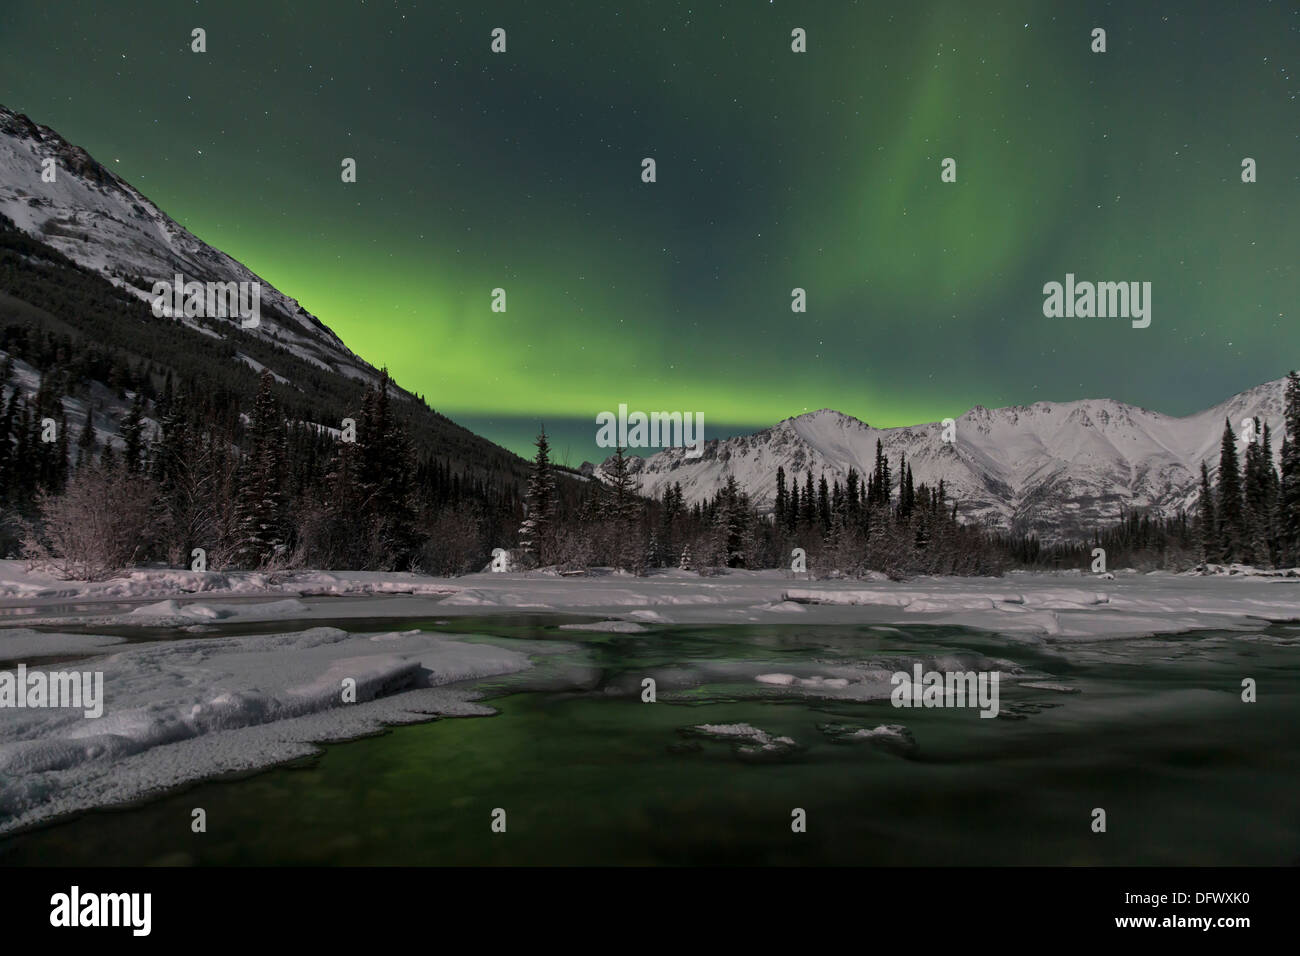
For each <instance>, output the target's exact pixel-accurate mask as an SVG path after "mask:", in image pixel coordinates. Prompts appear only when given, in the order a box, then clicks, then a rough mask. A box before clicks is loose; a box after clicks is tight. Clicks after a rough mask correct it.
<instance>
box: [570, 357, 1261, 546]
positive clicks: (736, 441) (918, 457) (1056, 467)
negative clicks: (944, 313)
mask: <svg viewBox="0 0 1300 956" xmlns="http://www.w3.org/2000/svg"><path fill="white" fill-rule="evenodd" d="M1285 383H1286V380H1285V379H1284V378H1283V379H1277V380H1274V381H1271V382H1265V383H1263V384H1261V385H1256V386H1253V387H1251V388H1249V389H1246V390H1245V391H1242V392H1239V393H1237V394H1236V395H1232V396H1230V397H1229V398H1227V399H1225V400H1224V401H1222V402H1219V403H1218V404H1216V405H1214V406H1211V407H1210V408H1207V409H1205V410H1203V411H1200V412H1195V413H1193V414H1191V415H1186V416H1181V417H1178V416H1171V415H1165V414H1164V413H1161V412H1157V411H1153V410H1151V409H1147V408H1143V407H1141V406H1137V405H1130V404H1128V403H1125V402H1121V401H1118V400H1116V399H1075V400H1072V401H1068V402H1047V401H1040V402H1034V403H1031V404H1028V405H1009V406H1005V407H1002V408H992V409H990V408H987V407H986V406H983V405H975V406H973V407H971V408H970V409H968V410H967V411H966V412H965V413H963V414H962V415H961V416H959V417H957V418H955V419H953V425H954V437H955V441H953V442H952V443H947V442H944V441H943V440H942V437H943V431H944V428H943V423H941V422H926V423H920V424H916V425H904V426H895V427H891V428H874V427H872V426H870V425H868V424H867V423H866V422H863V421H861V420H860V419H858V418H856V417H854V416H852V415H848V414H846V413H844V412H840V411H838V410H836V409H830V408H823V409H818V410H816V411H813V412H805V413H803V414H802V415H796V416H791V417H789V418H785V419H782V420H781V421H779V422H777V423H776V424H775V425H772V426H770V427H768V428H766V429H762V430H760V431H757V432H754V433H753V434H750V435H742V436H736V437H732V438H725V439H717V438H715V439H708V440H706V442H705V447H704V452H703V454H702V455H701V456H700V457H699V458H698V459H689V458H687V457H685V455H684V450H683V449H680V448H666V449H663V450H661V451H658V452H656V453H655V454H653V455H650V456H648V457H645V458H640V457H636V456H633V458H632V460H631V464H630V469H631V471H632V472H633V473H634V474H635V475H636V476H637V480H638V481H639V483H640V487H641V490H642V492H643V493H645V494H649V495H655V496H662V494H663V493H664V491H665V490H666V489H667V488H668V487H670V486H672V485H674V484H677V483H680V484H681V486H682V491H683V495H684V497H685V500H686V501H687V502H688V503H693V502H696V501H700V500H703V499H705V498H708V497H711V496H712V495H714V494H716V493H717V492H718V491H719V490H720V489H721V488H722V487H723V486H724V485H725V483H726V480H727V478H728V477H729V476H730V477H734V478H735V479H736V481H737V483H738V484H739V485H740V487H741V488H742V489H744V490H745V491H747V492H748V493H749V495H750V497H751V499H752V500H754V502H755V503H756V504H757V505H758V506H759V508H760V510H771V508H772V506H773V503H774V497H775V489H776V471H777V468H778V467H780V468H784V469H785V473H786V480H787V483H789V482H791V481H794V480H796V479H797V480H798V481H800V483H801V487H802V483H803V482H804V481H806V475H807V472H808V471H809V470H811V471H812V473H813V478H814V481H816V480H818V479H819V478H820V476H821V475H822V474H823V473H824V474H825V475H826V479H827V481H828V482H833V481H835V480H839V481H840V482H844V481H845V480H846V479H847V475H848V471H849V469H850V468H852V469H854V470H856V471H857V472H858V474H859V475H861V476H864V480H865V475H866V474H868V473H870V472H871V471H872V469H873V468H874V462H875V448H876V441H877V440H879V441H880V442H881V447H882V449H883V450H884V452H885V454H886V456H887V457H888V458H889V462H890V467H891V468H892V469H893V470H894V472H895V473H894V475H893V480H894V488H893V491H894V492H895V493H897V489H898V484H897V483H898V481H899V480H901V475H899V474H897V469H898V463H899V457H900V455H904V456H905V457H906V460H907V462H908V464H909V465H910V466H911V467H912V470H913V478H914V481H915V482H916V483H917V484H920V483H922V482H924V483H927V484H929V485H930V486H931V487H934V486H936V485H938V483H939V481H940V480H941V479H942V480H943V481H944V486H945V490H946V491H947V492H948V494H949V498H950V500H955V501H956V502H957V503H958V507H959V514H960V515H961V516H962V517H963V519H964V520H966V521H975V522H978V523H980V524H984V525H987V526H991V527H993V528H996V529H999V530H1003V531H1007V532H1017V533H1018V532H1027V531H1033V532H1036V533H1038V534H1039V535H1040V536H1041V537H1043V538H1044V539H1045V540H1061V539H1069V538H1077V537H1081V536H1084V535H1087V534H1089V533H1091V532H1092V531H1094V530H1096V529H1097V528H1099V527H1105V526H1106V525H1107V524H1109V523H1113V522H1114V521H1116V520H1118V519H1119V517H1120V515H1121V513H1122V512H1123V511H1125V510H1131V509H1134V508H1141V509H1145V510H1149V511H1150V512H1152V513H1154V514H1160V515H1170V516H1171V515H1174V514H1176V513H1177V512H1178V511H1180V510H1184V511H1186V510H1190V509H1191V508H1192V507H1194V505H1195V502H1196V498H1197V494H1198V490H1199V485H1200V465H1201V462H1205V463H1206V464H1207V465H1208V467H1209V471H1210V474H1211V477H1212V478H1213V477H1214V476H1215V475H1216V474H1217V471H1218V453H1219V446H1220V441H1221V438H1222V432H1223V423H1224V420H1225V419H1227V420H1228V421H1229V422H1231V423H1232V427H1233V430H1234V433H1237V434H1240V429H1241V422H1242V420H1243V419H1246V418H1256V417H1257V418H1259V420H1260V423H1261V426H1262V425H1265V424H1266V425H1267V426H1268V428H1269V431H1270V433H1271V435H1272V436H1275V438H1274V439H1273V441H1272V451H1273V454H1274V458H1275V460H1276V459H1277V458H1278V456H1279V455H1280V451H1281V434H1282V428H1283V410H1284V407H1285V403H1284V389H1285ZM1242 447H1244V446H1239V450H1240V449H1241V448H1242ZM609 461H610V460H609V459H606V460H605V461H604V462H602V463H601V464H600V465H590V464H589V465H588V466H587V467H586V468H585V469H584V470H585V471H587V472H588V473H591V474H594V475H596V476H598V477H603V476H605V475H606V474H607V472H608V466H609Z"/></svg>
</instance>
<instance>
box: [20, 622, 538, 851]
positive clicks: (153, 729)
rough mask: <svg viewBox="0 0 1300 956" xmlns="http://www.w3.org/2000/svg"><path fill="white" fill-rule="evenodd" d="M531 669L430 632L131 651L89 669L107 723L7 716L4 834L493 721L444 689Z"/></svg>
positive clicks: (521, 660)
mask: <svg viewBox="0 0 1300 956" xmlns="http://www.w3.org/2000/svg"><path fill="white" fill-rule="evenodd" d="M41 636H42V637H50V636H54V637H61V636H62V635H41ZM376 637H377V638H378V640H376ZM20 639H22V638H21V637H20ZM528 666H529V660H528V657H527V656H525V655H524V654H522V653H520V652H518V651H515V650H511V649H507V648H504V647H498V646H495V645H490V644H481V643H473V644H471V643H466V642H463V641H457V640H453V639H449V638H447V637H445V636H442V635H437V634H431V633H426V632H422V631H409V632H406V633H402V634H385V635H376V636H370V635H356V634H352V635H350V634H348V633H346V632H344V631H341V630H339V629H337V628H329V627H317V628H311V629H308V630H305V631H298V632H294V633H287V634H275V635H268V636H257V637H241V638H207V639H200V640H170V641H159V642H152V643H145V644H133V645H129V646H128V647H127V648H125V649H123V650H121V651H119V652H117V653H114V654H111V655H109V656H106V657H101V658H98V659H97V660H95V661H94V663H93V668H94V669H95V670H97V671H102V672H103V674H104V694H105V698H106V700H105V706H104V716H102V717H100V718H97V719H87V718H85V717H84V716H82V715H81V712H80V711H73V710H56V709H23V710H18V709H4V710H0V831H4V830H7V829H12V828H14V827H18V826H24V825H28V824H31V823H33V822H35V821H37V820H41V819H45V818H47V817H49V816H52V815H54V814H57V813H63V812H67V811H69V810H74V809H79V808H84V807H88V806H98V805H102V804H104V803H110V802H116V801H119V800H126V799H134V798H136V797H138V796H141V795H144V794H147V793H150V792H153V791H156V790H158V789H160V788H161V787H165V786H172V785H175V784H177V783H181V782H185V781H187V780H195V779H199V778H203V777H208V776H212V775H214V774H217V773H222V772H225V771H229V770H232V769H242V770H247V769H253V768H257V767H262V766H267V765H269V764H272V763H275V762H277V761H280V760H284V759H288V758H289V757H292V756H297V755H301V754H304V753H311V752H312V750H313V748H312V742H313V741H317V740H327V739H342V738H346V737H353V736H359V735H362V734H365V733H370V732H372V731H374V730H377V729H379V728H381V727H382V726H383V725H384V724H388V723H405V722H411V721H414V720H420V719H428V717H429V715H433V714H444V713H447V714H455V713H483V712H489V713H490V711H487V710H486V709H485V708H476V707H473V706H467V705H469V702H470V701H471V699H472V698H473V696H474V694H473V690H472V688H471V687H469V686H467V685H462V686H460V687H450V686H449V685H453V684H461V682H467V681H474V680H477V679H480V678H485V677H491V676H496V675H501V674H508V673H513V672H516V671H520V670H523V669H525V668H527V667H528ZM345 684H346V687H347V690H348V692H349V693H348V694H347V695H346V699H345ZM353 700H354V701H355V702H350V701H353Z"/></svg>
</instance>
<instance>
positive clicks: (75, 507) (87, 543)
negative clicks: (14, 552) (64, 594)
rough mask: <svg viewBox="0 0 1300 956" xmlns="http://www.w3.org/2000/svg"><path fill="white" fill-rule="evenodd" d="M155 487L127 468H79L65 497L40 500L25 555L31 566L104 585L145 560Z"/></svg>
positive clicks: (41, 498) (27, 536)
mask: <svg viewBox="0 0 1300 956" xmlns="http://www.w3.org/2000/svg"><path fill="white" fill-rule="evenodd" d="M155 493H156V492H155V488H154V484H153V482H152V481H150V480H149V479H147V478H145V477H142V476H140V475H137V474H132V473H130V472H129V471H127V469H126V468H125V467H123V466H113V465H110V466H109V467H107V468H105V467H103V466H99V465H94V466H87V467H84V468H81V469H79V470H78V471H77V472H76V473H75V474H74V475H73V476H72V478H71V479H70V480H69V481H68V485H67V488H66V490H65V491H64V493H63V494H62V495H57V496H55V495H50V494H47V493H42V494H41V495H40V496H39V497H38V498H37V507H38V509H39V511H40V521H39V523H38V524H37V525H34V526H33V525H29V526H28V528H27V533H26V535H25V536H24V539H23V555H24V557H26V558H27V560H28V563H29V565H30V566H31V567H34V568H40V569H42V570H47V571H50V572H52V573H53V574H56V575H58V576H59V577H62V578H65V579H75V580H80V581H100V580H103V579H104V578H109V577H112V576H113V575H114V574H117V573H119V572H121V571H124V570H126V569H127V568H129V567H131V566H132V565H134V564H135V563H137V562H138V561H140V560H142V559H143V557H144V552H145V549H146V547H147V541H148V538H147V532H148V529H149V516H150V513H151V509H152V508H153V500H154V495H155Z"/></svg>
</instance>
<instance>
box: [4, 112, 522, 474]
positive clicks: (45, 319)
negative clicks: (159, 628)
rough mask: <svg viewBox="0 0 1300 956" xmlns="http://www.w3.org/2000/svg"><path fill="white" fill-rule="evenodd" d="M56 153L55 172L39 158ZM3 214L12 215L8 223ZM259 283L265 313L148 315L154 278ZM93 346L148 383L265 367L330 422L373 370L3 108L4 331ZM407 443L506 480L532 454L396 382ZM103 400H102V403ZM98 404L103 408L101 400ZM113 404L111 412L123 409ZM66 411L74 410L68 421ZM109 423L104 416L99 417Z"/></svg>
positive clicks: (250, 380) (298, 405)
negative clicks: (465, 424) (245, 320)
mask: <svg viewBox="0 0 1300 956" xmlns="http://www.w3.org/2000/svg"><path fill="white" fill-rule="evenodd" d="M45 159H53V160H54V161H55V181H54V182H45V181H44V180H43V178H42V169H43V166H42V160H45ZM6 220H11V221H12V222H8V221H6ZM176 273H180V274H181V275H182V276H183V277H184V279H185V280H186V281H199V282H208V281H213V282H226V281H233V282H258V283H260V285H261V324H260V326H259V327H257V328H254V329H244V328H241V327H240V322H239V319H237V318H218V317H205V318H178V319H172V318H158V317H156V316H154V315H153V312H152V308H151V306H152V302H153V296H152V291H151V290H152V284H153V282H154V281H156V280H165V281H171V280H172V279H173V277H174V276H175V274H176ZM4 327H11V328H12V327H25V328H30V329H32V330H34V332H35V333H36V334H38V335H41V336H45V335H48V334H54V335H57V336H71V337H72V338H73V339H74V340H78V341H82V342H86V341H88V342H90V343H93V344H94V345H95V346H97V347H101V348H103V349H104V350H106V351H107V352H109V353H111V354H112V355H113V356H116V357H118V358H119V359H121V360H122V361H125V362H128V363H129V364H130V365H131V366H133V367H135V368H137V369H145V370H148V375H149V376H150V377H151V378H152V379H153V383H154V385H155V386H156V387H159V388H160V387H161V386H162V379H163V376H164V375H165V374H166V373H168V372H171V373H172V374H173V375H174V376H175V377H176V378H177V379H178V380H180V381H187V382H191V383H192V382H196V381H198V382H202V383H204V385H205V387H210V388H211V389H212V390H214V391H230V392H233V393H234V394H236V395H242V396H244V397H245V398H251V396H252V394H253V392H254V391H255V389H256V380H257V374H258V373H259V372H260V371H261V370H262V369H263V368H267V369H270V370H271V371H272V373H273V374H274V375H275V376H276V380H277V382H278V383H279V385H280V396H279V397H280V399H281V401H282V403H283V405H284V408H285V410H286V412H287V413H288V414H289V415H290V417H291V418H294V419H296V420H300V421H307V422H314V423H317V424H320V425H324V426H326V427H330V428H338V427H339V424H340V420H341V419H342V418H343V417H345V416H348V415H353V414H355V413H356V412H357V410H358V407H359V401H360V396H361V391H362V388H363V387H364V385H365V384H370V383H374V382H376V381H377V380H378V377H379V375H378V371H377V370H376V369H375V368H374V367H372V366H371V365H369V364H368V363H366V362H365V361H363V360H362V359H361V358H359V357H358V356H356V355H355V354H353V353H352V352H351V351H350V350H349V349H348V348H347V346H345V345H344V344H343V342H342V341H341V340H340V339H339V338H338V336H336V335H335V334H334V333H333V332H332V331H330V330H329V329H328V328H327V327H326V326H325V325H324V324H323V323H321V322H320V320H318V319H317V318H315V317H314V316H312V315H311V314H309V313H308V312H306V311H305V310H303V309H302V307H301V306H300V305H299V304H298V303H297V301H296V300H294V299H292V298H290V297H289V296H287V295H285V294H284V293H282V292H280V291H279V290H277V289H275V288H274V287H273V286H271V285H270V284H268V283H266V282H264V281H262V280H260V279H259V278H258V277H257V276H255V275H254V274H253V273H252V272H251V271H250V270H249V269H247V268H246V267H245V266H244V265H243V264H241V263H239V262H237V261H236V260H234V259H233V258H231V257H230V256H228V255H226V254H225V253H224V252H221V251H220V250H217V249H214V248H212V247H211V246H208V245H207V244H206V243H204V242H203V241H202V240H200V239H198V238H197V237H195V236H194V235H192V234H191V233H190V232H188V231H187V230H185V229H184V228H183V227H181V226H180V225H178V224H177V223H176V222H175V221H173V220H172V219H171V218H170V217H168V216H167V215H166V214H165V213H163V212H162V211H161V210H160V209H158V208H157V207H156V206H155V205H154V204H153V203H152V202H150V201H149V200H148V199H147V198H146V197H145V196H144V195H142V194H141V193H140V192H139V191H138V190H136V189H135V188H133V187H132V186H131V185H130V184H128V183H126V182H125V181H124V180H122V179H121V178H120V177H118V176H117V175H115V174H114V173H112V172H111V171H110V170H108V169H106V168H105V167H104V166H103V165H102V164H100V163H99V162H97V161H96V160H95V159H94V158H93V157H91V156H90V155H89V154H88V153H87V152H86V151H85V150H83V149H81V148H80V147H77V146H74V145H72V144H70V143H68V142H67V141H66V140H65V139H64V138H63V137H62V136H60V135H59V134H58V133H56V132H55V131H53V130H51V129H50V128H48V127H45V126H39V125H37V124H35V123H33V122H32V121H31V120H30V119H28V118H27V117H25V116H22V115H19V114H15V113H14V112H13V111H11V110H8V109H6V108H4V107H3V106H0V331H3V329H4ZM393 395H394V396H395V397H396V398H398V399H400V403H399V404H400V409H399V414H401V415H402V417H404V418H405V419H406V420H407V424H408V426H409V428H410V429H411V432H412V435H413V437H414V439H415V440H416V443H417V446H418V447H419V448H420V449H421V450H422V451H424V452H425V453H428V454H433V455H437V456H438V457H440V458H443V459H445V460H447V461H449V462H450V463H451V464H452V465H453V466H454V467H455V469H456V470H457V471H460V470H461V469H468V470H470V471H471V472H473V473H475V474H479V475H492V476H494V478H496V479H503V480H505V481H507V482H511V481H519V480H521V479H523V478H524V477H525V476H526V474H527V467H528V463H527V462H525V461H524V460H522V459H521V458H519V457H518V456H516V455H514V454H513V453H512V452H509V451H507V450H506V449H504V448H501V447H499V446H497V445H495V444H493V443H491V442H489V441H488V440H487V439H485V438H482V437H480V436H478V435H475V434H474V433H472V432H470V431H469V430H468V429H465V428H462V427H461V426H459V425H457V424H455V423H454V422H452V421H451V420H450V419H447V418H446V417H444V416H442V415H439V414H437V413H436V412H434V411H433V410H432V409H430V408H429V407H428V406H427V405H425V404H424V402H423V401H421V400H420V399H418V398H416V397H415V396H413V395H411V394H410V393H408V392H406V391H404V390H402V389H399V388H396V387H394V388H393ZM109 404H111V403H109ZM101 407H102V406H101ZM122 407H123V406H122V404H120V400H119V404H118V405H117V407H116V408H113V409H111V411H113V412H115V413H116V414H114V415H111V416H110V418H113V417H120V412H121V410H122ZM77 417H78V416H77V415H76V414H74V415H73V421H74V422H75V421H76V420H77ZM97 425H98V427H100V428H102V429H107V430H111V429H112V427H113V422H112V421H111V420H110V421H101V422H97Z"/></svg>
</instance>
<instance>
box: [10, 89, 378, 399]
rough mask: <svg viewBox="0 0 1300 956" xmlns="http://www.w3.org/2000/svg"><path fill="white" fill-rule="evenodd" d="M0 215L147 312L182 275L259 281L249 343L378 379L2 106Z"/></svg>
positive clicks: (67, 146)
mask: <svg viewBox="0 0 1300 956" xmlns="http://www.w3.org/2000/svg"><path fill="white" fill-rule="evenodd" d="M46 159H53V160H54V182H46V181H45V179H44V178H43V177H42V172H43V171H44V169H45V168H46V166H45V165H44V164H43V162H42V161H43V160H46ZM0 213H3V214H4V215H6V216H8V217H9V218H10V219H12V220H13V221H14V224H15V225H17V227H18V228H19V229H21V230H23V231H24V232H26V233H28V234H29V235H31V236H33V237H34V238H36V239H39V240H40V241H41V242H44V243H46V244H47V245H49V246H52V247H53V248H55V249H57V250H58V251H59V252H61V253H63V254H64V255H66V256H67V257H68V258H69V259H72V260H73V261H74V262H76V263H77V264H79V265H82V266H85V267H87V268H89V269H92V270H94V271H96V272H98V273H101V274H102V275H104V276H105V277H106V278H108V279H109V280H110V281H111V282H112V283H113V284H114V285H116V286H118V287H119V288H122V289H124V290H126V291H128V292H131V293H133V294H135V295H137V296H139V297H140V298H141V299H142V300H144V301H147V302H150V303H152V302H153V293H152V284H153V283H154V282H155V281H158V280H162V281H167V282H171V281H172V280H173V278H174V276H175V275H176V274H177V273H179V274H180V275H182V276H183V277H184V280H185V281H187V282H189V281H197V282H204V283H206V282H230V281H233V282H257V283H259V284H260V285H261V324H260V326H259V327H258V328H257V329H253V330H249V331H250V333H251V334H253V335H256V336H259V337H263V338H265V339H266V340H268V341H270V342H274V343H276V344H278V345H280V346H281V347H283V348H285V349H287V350H288V351H289V352H291V353H292V354H294V355H297V356H298V357H300V358H302V359H304V360H306V361H307V362H309V363H311V364H312V365H314V366H317V367H320V368H322V369H325V370H329V371H334V372H338V373H341V374H343V375H347V376H349V377H351V378H355V379H359V380H362V381H366V382H371V381H374V380H375V379H376V377H377V373H376V371H375V369H374V368H372V367H371V366H370V365H368V364H367V363H366V362H364V361H362V360H361V359H360V358H358V357H357V356H356V355H354V354H353V353H352V351H351V350H350V349H348V348H347V346H345V345H344V344H343V342H342V340H341V339H339V337H338V336H337V335H335V334H334V333H333V332H332V331H330V330H329V329H328V328H326V326H325V325H324V324H322V323H321V322H320V320H319V319H317V318H316V317H315V316H313V315H311V314H310V313H308V312H307V311H306V310H304V309H303V308H302V307H301V306H300V305H299V304H298V302H297V301H296V300H294V299H292V298H290V297H289V296H287V295H285V294H284V293H282V292H280V291H279V290H278V289H276V288H274V287H273V286H271V285H270V284H269V283H267V282H265V281H263V280H262V279H260V278H258V277H257V276H255V275H254V274H253V273H252V272H251V271H249V269H248V268H247V267H245V266H244V265H243V264H241V263H239V262H237V261H235V260H234V259H232V258H231V257H230V256H228V255H226V254H225V253H224V252H221V251H220V250H218V249H214V248H212V247H211V246H209V245H207V244H206V243H204V242H202V241H201V240H200V239H198V238H196V237H195V236H194V235H193V234H191V233H190V232H189V231H188V230H186V229H184V228H183V227H182V226H180V225H178V224H177V223H176V222H175V221H174V220H172V219H171V218H170V217H169V216H167V214H166V213H164V212H163V211H162V210H160V209H159V208H158V207H157V206H155V205H154V204H153V203H152V202H150V201H149V200H148V199H147V198H145V197H144V196H143V195H142V194H141V193H140V192H139V191H138V190H136V189H135V188H134V187H132V186H131V185H130V184H128V183H127V182H126V181H124V180H123V179H121V178H120V177H119V176H117V175H116V174H115V173H113V172H112V171H110V170H109V169H107V168H106V167H104V166H103V165H102V164H101V163H99V162H97V161H96V160H95V159H94V158H93V157H92V156H91V155H90V154H89V153H87V152H86V151H85V150H84V149H82V148H81V147H79V146H74V145H72V144H71V143H69V142H68V141H67V140H65V139H64V138H63V137H62V136H60V135H59V134H58V133H56V132H55V131H54V130H52V129H50V128H49V127H48V126H40V125H38V124H36V123H34V122H32V121H31V120H30V119H28V118H27V117H26V116H23V115H21V114H17V113H14V112H13V111H12V110H9V109H6V108H5V107H3V106H0ZM179 321H183V322H185V324H187V325H190V326H191V327H193V328H194V329H195V330H196V331H198V332H203V333H205V334H208V335H213V334H218V335H219V334H220V332H219V330H220V328H221V325H222V323H231V324H234V323H238V322H239V319H237V318H232V319H222V318H205V319H203V320H201V321H198V320H195V319H180V320H179ZM214 329H215V330H217V331H216V332H214ZM241 357H242V356H241ZM243 358H244V360H245V361H248V362H250V364H253V363H252V360H251V359H249V358H247V357H243Z"/></svg>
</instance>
